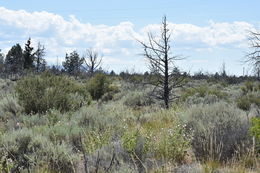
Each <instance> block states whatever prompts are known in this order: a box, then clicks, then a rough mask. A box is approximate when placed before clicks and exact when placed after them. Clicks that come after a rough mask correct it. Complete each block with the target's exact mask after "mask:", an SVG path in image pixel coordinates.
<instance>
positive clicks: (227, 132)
mask: <svg viewBox="0 0 260 173" xmlns="http://www.w3.org/2000/svg"><path fill="white" fill-rule="evenodd" d="M183 118H185V119H186V120H185V121H186V122H187V125H188V128H191V129H192V130H193V131H194V136H193V140H192V146H193V149H194V152H195V155H196V156H197V158H198V159H200V160H217V161H219V160H220V161H223V160H227V159H229V158H231V157H233V156H234V154H235V153H236V152H238V150H239V149H240V151H243V149H247V147H248V146H247V145H246V143H247V142H248V128H249V127H248V123H247V121H246V115H245V113H244V112H242V111H240V110H238V109H236V107H234V106H232V105H227V104H226V103H222V102H219V103H215V104H213V105H199V106H198V105H196V106H193V107H191V108H190V109H189V110H188V111H187V112H186V113H185V114H184V116H183ZM241 154H243V153H241Z"/></svg>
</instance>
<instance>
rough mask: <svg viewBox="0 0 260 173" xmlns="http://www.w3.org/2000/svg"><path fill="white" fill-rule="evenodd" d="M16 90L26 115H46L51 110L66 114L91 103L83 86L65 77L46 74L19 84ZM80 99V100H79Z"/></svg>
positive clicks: (28, 78)
mask: <svg viewBox="0 0 260 173" xmlns="http://www.w3.org/2000/svg"><path fill="white" fill-rule="evenodd" d="M15 90H16V92H17V94H18V99H19V102H20V104H21V105H22V106H23V107H24V110H25V112H26V113H28V114H29V113H33V114H34V113H45V112H46V111H47V110H49V109H57V110H59V111H62V112H65V111H70V110H75V109H78V108H79V107H81V106H82V105H84V104H87V103H89V101H90V98H89V95H88V92H87V91H86V90H85V89H84V87H83V85H81V84H79V83H77V82H76V81H75V80H72V79H70V78H68V77H65V76H54V75H52V74H50V73H44V74H42V75H39V76H28V77H25V78H23V79H21V80H20V81H18V82H17V86H16V87H15ZM79 97H80V99H79Z"/></svg>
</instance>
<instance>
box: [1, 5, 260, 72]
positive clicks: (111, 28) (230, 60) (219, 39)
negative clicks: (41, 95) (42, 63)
mask: <svg viewBox="0 0 260 173" xmlns="http://www.w3.org/2000/svg"><path fill="white" fill-rule="evenodd" d="M259 6H260V1H259V0H247V1H244V0H225V1H224V0H218V1H216V0H214V1H213V0H207V1H206V0H182V1H181V0H161V1H158V0H157V1H155V0H142V1H141V0H139V1H137V0H131V1H123V0H121V1H120V0H109V1H108V0H103V1H101V0H95V1H87V0H73V1H64V0H63V1H61V0H52V1H50V0H45V1H35V0H34V1H33V0H23V1H20V0H0V49H2V50H3V52H4V53H6V52H7V51H8V50H9V49H10V47H11V46H12V45H14V44H16V43H20V44H21V45H24V43H25V42H26V39H28V37H32V40H33V42H34V44H35V45H36V44H37V42H41V43H43V44H44V45H45V47H46V51H47V55H46V59H47V61H48V62H49V63H50V64H54V63H57V59H58V63H61V61H62V60H63V58H64V56H65V53H66V52H70V51H72V50H77V51H79V52H80V53H81V54H84V51H85V49H86V48H89V47H92V48H94V49H96V50H98V51H99V52H100V54H103V56H104V63H103V67H104V68H105V69H107V70H112V69H114V70H116V71H121V70H125V69H128V70H130V71H132V70H133V69H134V70H135V71H137V72H143V71H145V70H147V68H146V62H145V60H144V59H143V58H142V57H141V56H140V55H139V54H140V53H142V49H141V47H140V45H138V43H136V41H135V38H138V39H142V40H145V39H146V33H147V32H154V33H158V31H159V30H160V22H161V19H162V16H163V15H167V19H168V21H169V24H170V25H169V26H170V29H171V30H172V32H173V36H172V52H173V53H174V54H177V55H182V56H183V57H186V59H185V60H183V61H180V62H177V65H179V66H180V68H181V69H183V70H186V71H191V72H196V71H199V70H203V71H208V72H211V73H213V72H217V71H219V70H220V68H221V66H222V63H223V62H225V64H226V68H227V71H228V73H229V74H237V75H241V74H242V69H243V67H246V69H248V71H249V70H250V68H249V67H247V66H246V65H244V64H242V63H241V61H242V60H243V58H244V56H245V54H246V52H248V51H250V50H248V42H247V37H248V31H249V30H253V31H259V28H260V13H259V8H258V7H259ZM21 10H23V11H21ZM57 57H58V58H57Z"/></svg>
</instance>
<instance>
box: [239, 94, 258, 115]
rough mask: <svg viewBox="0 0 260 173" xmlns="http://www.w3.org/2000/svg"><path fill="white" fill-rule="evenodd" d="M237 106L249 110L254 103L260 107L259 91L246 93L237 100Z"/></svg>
mask: <svg viewBox="0 0 260 173" xmlns="http://www.w3.org/2000/svg"><path fill="white" fill-rule="evenodd" d="M236 102H237V106H238V107H239V108H240V109H242V110H244V111H248V110H249V109H250V106H251V105H252V104H255V105H257V106H258V107H260V94H259V92H256V93H249V94H247V95H244V96H242V97H240V98H238V99H237V100H236Z"/></svg>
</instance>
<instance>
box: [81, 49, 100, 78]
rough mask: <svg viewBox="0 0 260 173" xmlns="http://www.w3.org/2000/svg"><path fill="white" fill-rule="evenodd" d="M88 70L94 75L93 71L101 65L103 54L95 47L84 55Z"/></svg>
mask: <svg viewBox="0 0 260 173" xmlns="http://www.w3.org/2000/svg"><path fill="white" fill-rule="evenodd" d="M84 62H85V64H86V69H87V72H88V73H89V74H90V75H91V76H92V75H93V73H94V72H95V71H96V70H97V69H99V68H100V67H101V62H102V56H100V55H99V54H98V52H97V51H95V50H93V49H87V53H86V55H85V57H84Z"/></svg>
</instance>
